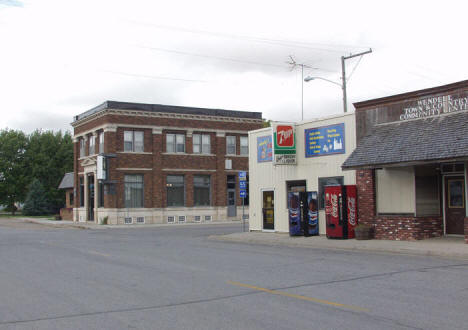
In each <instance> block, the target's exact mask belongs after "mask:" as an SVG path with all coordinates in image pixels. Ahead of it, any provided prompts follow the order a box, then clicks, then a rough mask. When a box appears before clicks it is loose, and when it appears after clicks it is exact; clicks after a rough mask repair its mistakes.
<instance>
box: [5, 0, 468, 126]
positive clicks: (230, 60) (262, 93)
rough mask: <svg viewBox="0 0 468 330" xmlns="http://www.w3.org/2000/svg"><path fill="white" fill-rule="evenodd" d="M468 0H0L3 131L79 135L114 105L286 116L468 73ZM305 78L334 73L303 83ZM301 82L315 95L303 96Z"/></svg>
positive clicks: (309, 114) (338, 108)
mask: <svg viewBox="0 0 468 330" xmlns="http://www.w3.org/2000/svg"><path fill="white" fill-rule="evenodd" d="M467 12H468V2H465V1H451V0H446V1H443V2H441V1H430V0H429V1H407V0H406V1H359V0H357V1H356V0H355V1H334V0H328V1H315V0H308V1H295V0H289V1H273V0H270V1H263V0H248V1H244V0H236V1H222V0H218V1H206V0H197V1H183V0H171V1H159V0H153V1H141V0H133V1H120V0H112V1H107V0H102V1H100V0H93V1H88V0H80V1H68V0H24V1H23V0H0V114H1V115H0V129H5V128H10V129H20V130H23V131H25V132H27V133H29V132H32V131H33V130H35V129H44V130H49V129H51V130H71V126H70V123H71V122H72V121H73V116H75V115H78V114H80V113H82V112H85V111H87V110H89V109H91V108H93V107H95V106H97V105H99V104H101V103H102V102H104V101H106V100H114V101H124V102H139V103H155V104H168V105H179V106H193V107H204V108H216V109H228V110H241V111H258V112H262V114H263V117H264V118H266V119H270V120H275V121H288V122H291V121H300V120H301V119H302V104H303V117H304V120H309V119H313V118H318V117H323V116H328V115H335V114H340V113H342V112H343V105H342V91H341V88H340V86H339V85H340V84H341V56H348V55H350V54H356V53H360V52H364V51H367V50H369V49H370V48H372V53H371V54H367V55H364V56H362V57H355V58H352V59H349V60H346V71H347V86H348V88H347V94H348V111H350V112H351V111H354V107H353V105H352V103H353V102H359V101H364V100H369V99H373V98H378V97H384V96H389V95H394V94H399V93H404V92H410V91H414V90H418V89H423V88H429V87H435V86H439V85H444V84H448V83H453V82H457V81H460V80H466V79H468V65H467V64H466V57H467V54H468V43H467V42H466V40H467V33H466V32H467V31H468V28H467V27H466V13H467ZM291 59H293V60H294V61H295V62H296V63H299V64H305V65H306V67H305V68H304V77H305V76H313V77H320V78H323V79H328V80H331V81H333V82H335V83H336V84H333V83H330V82H328V81H326V80H320V79H315V80H312V81H310V82H304V83H303V80H302V72H301V67H300V66H297V65H296V66H293V65H290V64H288V62H291ZM302 88H303V96H302V92H301V91H302Z"/></svg>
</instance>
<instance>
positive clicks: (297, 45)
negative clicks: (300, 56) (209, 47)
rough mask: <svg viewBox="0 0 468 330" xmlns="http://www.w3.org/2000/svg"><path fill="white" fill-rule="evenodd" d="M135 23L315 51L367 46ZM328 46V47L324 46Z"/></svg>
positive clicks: (341, 51) (338, 51)
mask: <svg viewBox="0 0 468 330" xmlns="http://www.w3.org/2000/svg"><path fill="white" fill-rule="evenodd" d="M130 22H133V23H135V24H139V25H147V26H151V27H154V28H157V29H165V30H173V31H179V32H184V33H196V34H204V35H209V36H214V37H218V38H230V39H240V40H248V41H253V42H260V43H266V44H273V45H279V46H284V47H295V48H304V49H309V50H316V51H326V52H334V53H340V54H342V53H343V50H336V49H332V48H331V47H335V48H337V47H343V48H368V47H364V46H353V45H338V44H337V45H333V44H320V43H310V42H303V41H288V40H282V39H269V38H260V37H250V36H244V35H234V34H228V33H220V32H211V31H205V30H196V29H188V28H183V27H176V26H168V25H161V24H154V23H146V22H138V21H134V20H131V21H130ZM313 45H319V46H320V47H313ZM325 47H328V48H325Z"/></svg>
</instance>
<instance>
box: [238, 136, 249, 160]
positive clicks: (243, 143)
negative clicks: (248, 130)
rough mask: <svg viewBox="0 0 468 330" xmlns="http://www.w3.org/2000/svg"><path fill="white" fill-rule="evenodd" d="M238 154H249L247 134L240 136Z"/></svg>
mask: <svg viewBox="0 0 468 330" xmlns="http://www.w3.org/2000/svg"><path fill="white" fill-rule="evenodd" d="M240 154H241V155H248V154H249V138H248V137H247V136H241V137H240Z"/></svg>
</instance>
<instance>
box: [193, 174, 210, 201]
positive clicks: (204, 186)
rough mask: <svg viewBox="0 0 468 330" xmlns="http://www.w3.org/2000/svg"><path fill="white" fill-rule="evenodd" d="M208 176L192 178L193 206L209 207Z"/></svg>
mask: <svg viewBox="0 0 468 330" xmlns="http://www.w3.org/2000/svg"><path fill="white" fill-rule="evenodd" d="M210 187H211V185H210V176H209V175H194V176H193V203H194V205H195V206H209V205H211V191H210V190H211V189H210Z"/></svg>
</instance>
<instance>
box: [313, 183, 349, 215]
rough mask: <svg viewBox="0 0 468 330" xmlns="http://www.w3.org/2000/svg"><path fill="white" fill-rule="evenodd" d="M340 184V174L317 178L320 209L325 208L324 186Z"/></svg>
mask: <svg viewBox="0 0 468 330" xmlns="http://www.w3.org/2000/svg"><path fill="white" fill-rule="evenodd" d="M342 184H343V177H342V176H335V177H330V178H319V179H318V186H319V191H318V198H319V208H320V209H321V210H322V209H324V208H325V186H331V185H342Z"/></svg>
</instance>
